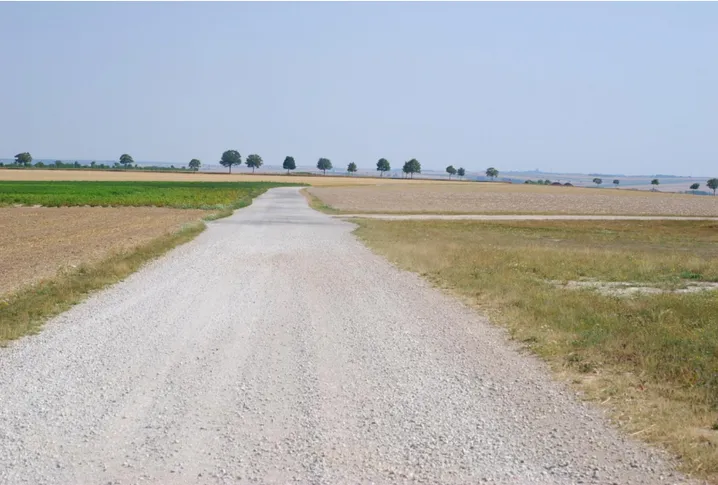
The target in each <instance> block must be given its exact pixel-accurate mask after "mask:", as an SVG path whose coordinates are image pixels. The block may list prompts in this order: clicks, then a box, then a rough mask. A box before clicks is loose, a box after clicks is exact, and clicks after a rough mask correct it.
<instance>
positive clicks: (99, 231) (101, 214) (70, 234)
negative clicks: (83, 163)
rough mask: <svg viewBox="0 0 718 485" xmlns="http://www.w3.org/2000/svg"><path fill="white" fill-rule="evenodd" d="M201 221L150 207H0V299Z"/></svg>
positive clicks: (197, 214) (189, 213)
mask: <svg viewBox="0 0 718 485" xmlns="http://www.w3.org/2000/svg"><path fill="white" fill-rule="evenodd" d="M205 215H207V211H203V210H180V209H166V208H150V207H119V208H102V207H62V208H56V207H2V208H0V248H2V258H0V295H3V294H8V293H10V292H12V291H15V290H17V289H19V288H21V287H23V286H25V285H27V284H31V283H36V282H38V281H40V280H42V279H44V278H49V277H53V276H55V275H56V274H57V273H58V271H62V270H63V269H71V268H73V267H75V266H77V265H80V264H83V263H93V262H97V261H100V260H102V259H103V258H105V257H107V256H108V255H109V254H111V253H114V252H118V251H122V250H127V249H131V248H134V247H136V246H138V245H141V244H144V243H146V242H149V241H151V240H152V239H155V238H157V237H159V236H162V235H163V234H167V233H170V232H174V231H176V230H178V229H179V228H180V227H182V225H183V224H185V223H189V222H194V221H197V220H199V219H200V218H202V217H203V216H205Z"/></svg>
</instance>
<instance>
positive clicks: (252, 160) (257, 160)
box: [247, 153, 264, 173]
mask: <svg viewBox="0 0 718 485" xmlns="http://www.w3.org/2000/svg"><path fill="white" fill-rule="evenodd" d="M263 163H264V160H262V157H260V156H259V155H257V154H256V153H253V154H252V155H250V156H248V157H247V166H248V167H251V168H252V173H254V169H255V168H259V167H261V166H262V164H263Z"/></svg>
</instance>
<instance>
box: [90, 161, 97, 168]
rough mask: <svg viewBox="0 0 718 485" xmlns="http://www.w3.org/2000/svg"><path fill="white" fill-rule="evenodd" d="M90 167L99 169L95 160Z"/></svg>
mask: <svg viewBox="0 0 718 485" xmlns="http://www.w3.org/2000/svg"><path fill="white" fill-rule="evenodd" d="M90 167H92V168H95V167H97V162H96V161H94V160H93V161H91V162H90Z"/></svg>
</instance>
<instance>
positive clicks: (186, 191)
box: [0, 181, 295, 210]
mask: <svg viewBox="0 0 718 485" xmlns="http://www.w3.org/2000/svg"><path fill="white" fill-rule="evenodd" d="M283 185H284V186H286V185H295V184H280V183H272V182H57V181H37V182H35V181H32V182H25V181H23V182H19V181H18V182H5V181H0V206H3V205H13V204H22V205H41V206H46V207H63V206H84V205H89V206H132V207H140V206H156V207H174V208H179V209H213V210H214V209H236V208H239V207H243V206H245V205H248V204H249V203H250V201H251V200H252V198H254V197H256V196H258V195H260V194H262V193H263V192H265V191H266V190H267V189H270V188H272V187H280V186H283Z"/></svg>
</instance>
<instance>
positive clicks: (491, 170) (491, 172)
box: [486, 167, 499, 180]
mask: <svg viewBox="0 0 718 485" xmlns="http://www.w3.org/2000/svg"><path fill="white" fill-rule="evenodd" d="M486 176H487V177H489V178H490V179H491V180H494V179H495V178H496V177H498V176H499V171H498V170H496V169H495V168H494V167H489V168H487V169H486Z"/></svg>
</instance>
